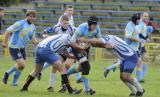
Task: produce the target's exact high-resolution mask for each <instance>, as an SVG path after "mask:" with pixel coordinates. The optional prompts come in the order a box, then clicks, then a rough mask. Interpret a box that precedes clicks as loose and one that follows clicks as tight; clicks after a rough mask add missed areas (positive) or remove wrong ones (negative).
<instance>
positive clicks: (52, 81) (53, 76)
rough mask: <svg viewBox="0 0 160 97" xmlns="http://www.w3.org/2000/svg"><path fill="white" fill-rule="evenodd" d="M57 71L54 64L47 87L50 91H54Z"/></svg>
mask: <svg viewBox="0 0 160 97" xmlns="http://www.w3.org/2000/svg"><path fill="white" fill-rule="evenodd" d="M56 72H57V69H56V68H55V67H54V66H52V70H51V73H50V80H49V87H48V88H47V90H48V92H53V91H54V85H55V81H56Z"/></svg>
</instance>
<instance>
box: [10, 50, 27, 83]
mask: <svg viewBox="0 0 160 97" xmlns="http://www.w3.org/2000/svg"><path fill="white" fill-rule="evenodd" d="M20 52H21V55H22V60H16V64H17V65H18V64H20V65H18V69H17V71H16V72H15V74H14V77H13V81H12V85H13V86H16V85H17V81H18V79H19V77H20V75H21V71H22V70H23V69H24V67H25V60H26V52H25V49H21V50H20ZM18 61H19V62H18Z"/></svg>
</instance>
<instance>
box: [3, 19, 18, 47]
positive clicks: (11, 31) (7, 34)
mask: <svg viewBox="0 0 160 97" xmlns="http://www.w3.org/2000/svg"><path fill="white" fill-rule="evenodd" d="M20 28H21V26H20V23H18V22H16V23H14V24H13V25H11V26H10V27H9V28H7V30H6V31H5V35H4V41H3V43H2V46H3V47H4V48H6V47H7V45H8V39H9V37H10V34H11V33H13V32H14V33H17V32H15V31H18V30H20Z"/></svg>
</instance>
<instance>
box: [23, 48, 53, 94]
mask: <svg viewBox="0 0 160 97" xmlns="http://www.w3.org/2000/svg"><path fill="white" fill-rule="evenodd" d="M49 54H50V52H47V50H46V49H43V48H36V53H35V67H34V70H33V72H32V73H30V74H29V75H28V77H27V79H26V82H25V83H24V85H23V87H22V89H21V91H27V90H28V87H29V85H30V84H31V82H32V81H33V80H34V79H35V77H36V76H37V75H38V74H39V73H40V72H41V70H42V68H43V64H44V62H45V59H44V58H43V57H45V58H47V57H48V56H49Z"/></svg>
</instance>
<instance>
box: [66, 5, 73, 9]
mask: <svg viewBox="0 0 160 97" xmlns="http://www.w3.org/2000/svg"><path fill="white" fill-rule="evenodd" d="M68 8H73V6H72V5H67V6H66V8H65V9H66V10H67V9H68Z"/></svg>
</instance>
